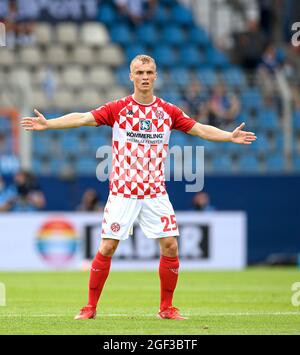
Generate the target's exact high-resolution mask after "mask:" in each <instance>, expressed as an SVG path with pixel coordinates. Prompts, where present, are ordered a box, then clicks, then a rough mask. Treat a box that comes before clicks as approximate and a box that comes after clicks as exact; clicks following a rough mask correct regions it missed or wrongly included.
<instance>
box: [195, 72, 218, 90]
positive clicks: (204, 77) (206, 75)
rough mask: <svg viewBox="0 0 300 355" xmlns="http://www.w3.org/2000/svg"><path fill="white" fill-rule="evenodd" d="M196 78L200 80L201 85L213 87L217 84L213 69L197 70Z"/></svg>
mask: <svg viewBox="0 0 300 355" xmlns="http://www.w3.org/2000/svg"><path fill="white" fill-rule="evenodd" d="M195 75H196V78H197V79H198V80H200V82H201V84H202V85H205V86H208V87H213V86H215V85H216V84H217V82H218V78H217V74H216V72H215V70H214V69H206V68H203V69H197V70H196V71H195Z"/></svg>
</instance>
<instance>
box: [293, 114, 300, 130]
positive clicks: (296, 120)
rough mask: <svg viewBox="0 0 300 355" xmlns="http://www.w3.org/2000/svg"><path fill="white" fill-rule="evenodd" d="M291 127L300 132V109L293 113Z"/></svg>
mask: <svg viewBox="0 0 300 355" xmlns="http://www.w3.org/2000/svg"><path fill="white" fill-rule="evenodd" d="M293 126H294V128H295V129H296V130H297V131H298V132H300V109H299V110H295V111H294V112H293Z"/></svg>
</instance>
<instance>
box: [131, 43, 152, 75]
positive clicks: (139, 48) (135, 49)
mask: <svg viewBox="0 0 300 355" xmlns="http://www.w3.org/2000/svg"><path fill="white" fill-rule="evenodd" d="M138 54H150V53H147V49H146V46H144V45H143V44H142V43H135V44H130V45H128V46H126V48H125V55H126V58H127V62H128V63H130V62H131V61H132V59H133V58H134V57H136V56H137V55H138ZM127 71H128V69H127ZM127 80H128V78H127Z"/></svg>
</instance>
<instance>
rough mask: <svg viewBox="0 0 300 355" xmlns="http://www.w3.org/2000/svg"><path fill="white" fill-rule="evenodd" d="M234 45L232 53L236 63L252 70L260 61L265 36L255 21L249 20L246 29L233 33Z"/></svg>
mask: <svg viewBox="0 0 300 355" xmlns="http://www.w3.org/2000/svg"><path fill="white" fill-rule="evenodd" d="M234 40H235V46H234V53H233V55H234V56H235V57H236V58H235V59H236V61H237V62H238V64H240V65H242V66H243V68H244V69H247V70H250V71H253V70H255V69H256V68H257V66H258V65H259V63H260V61H261V57H262V53H263V51H264V48H265V46H266V37H265V35H264V34H263V32H261V31H260V28H259V24H258V22H257V21H254V20H251V21H249V22H248V24H247V30H246V31H245V32H242V33H237V34H235V35H234Z"/></svg>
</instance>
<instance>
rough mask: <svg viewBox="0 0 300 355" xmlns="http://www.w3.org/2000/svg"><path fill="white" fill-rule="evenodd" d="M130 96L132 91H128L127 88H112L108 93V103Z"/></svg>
mask: <svg viewBox="0 0 300 355" xmlns="http://www.w3.org/2000/svg"><path fill="white" fill-rule="evenodd" d="M129 94H130V91H128V90H126V89H125V88H122V87H118V86H112V87H111V88H110V89H109V90H108V91H107V92H106V101H114V100H118V99H120V98H122V97H126V96H128V95H129Z"/></svg>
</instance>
